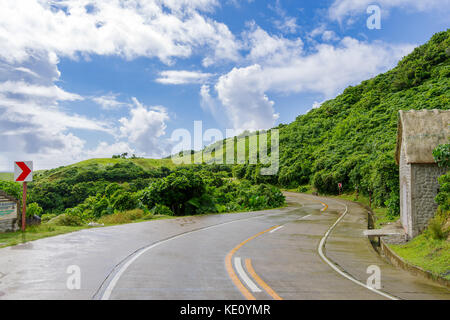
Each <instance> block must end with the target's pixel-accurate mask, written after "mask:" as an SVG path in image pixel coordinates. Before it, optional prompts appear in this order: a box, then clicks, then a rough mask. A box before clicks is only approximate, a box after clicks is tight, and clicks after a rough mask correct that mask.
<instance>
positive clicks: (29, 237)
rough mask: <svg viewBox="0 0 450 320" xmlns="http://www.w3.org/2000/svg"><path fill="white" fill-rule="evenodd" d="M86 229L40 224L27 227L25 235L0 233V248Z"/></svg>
mask: <svg viewBox="0 0 450 320" xmlns="http://www.w3.org/2000/svg"><path fill="white" fill-rule="evenodd" d="M87 228H91V227H88V226H81V227H66V226H54V225H47V224H42V225H39V226H32V227H28V228H27V230H26V231H25V233H22V231H16V232H7V233H0V248H3V247H8V246H14V245H16V244H19V243H24V242H28V241H33V240H38V239H42V238H47V237H53V236H57V235H60V234H64V233H70V232H74V231H79V230H82V229H87Z"/></svg>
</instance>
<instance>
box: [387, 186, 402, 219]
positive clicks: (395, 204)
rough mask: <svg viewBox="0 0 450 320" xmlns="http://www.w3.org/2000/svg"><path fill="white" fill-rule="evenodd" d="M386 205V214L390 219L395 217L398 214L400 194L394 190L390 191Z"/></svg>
mask: <svg viewBox="0 0 450 320" xmlns="http://www.w3.org/2000/svg"><path fill="white" fill-rule="evenodd" d="M385 205H386V207H387V209H388V210H387V213H386V216H388V217H389V218H390V219H393V218H396V217H398V216H399V215H400V196H399V194H398V193H396V192H391V196H390V198H389V199H388V200H387V201H386V202H385Z"/></svg>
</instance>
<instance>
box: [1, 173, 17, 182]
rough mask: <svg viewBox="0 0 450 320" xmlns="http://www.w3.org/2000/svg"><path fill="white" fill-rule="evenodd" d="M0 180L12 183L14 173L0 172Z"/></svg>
mask: <svg viewBox="0 0 450 320" xmlns="http://www.w3.org/2000/svg"><path fill="white" fill-rule="evenodd" d="M0 180H4V181H13V180H14V173H12V172H0Z"/></svg>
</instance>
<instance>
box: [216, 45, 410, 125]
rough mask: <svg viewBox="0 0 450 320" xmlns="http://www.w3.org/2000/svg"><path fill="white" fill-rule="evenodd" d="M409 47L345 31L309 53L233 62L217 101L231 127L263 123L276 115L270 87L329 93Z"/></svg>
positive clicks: (288, 91) (374, 70)
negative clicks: (365, 39)
mask: <svg viewBox="0 0 450 320" xmlns="http://www.w3.org/2000/svg"><path fill="white" fill-rule="evenodd" d="M413 47H414V46H412V45H390V44H386V43H382V42H373V43H367V42H361V41H358V40H356V39H353V38H349V37H346V38H344V39H342V40H341V41H340V42H339V43H338V44H337V45H330V44H319V45H317V46H316V47H315V51H314V52H313V53H311V54H302V55H300V56H296V55H293V56H292V57H291V59H289V60H287V61H284V62H283V63H282V64H278V65H271V64H263V65H260V64H254V65H251V66H248V67H243V68H234V69H233V70H232V71H230V72H229V73H228V74H226V75H223V76H221V77H220V78H219V80H218V82H217V84H216V86H215V91H216V92H217V101H218V103H220V104H221V110H223V112H225V114H226V115H227V118H228V120H229V121H230V122H231V123H232V125H233V127H234V128H238V129H267V128H270V127H271V126H272V125H273V124H274V121H275V119H276V118H277V114H276V113H275V111H274V102H273V101H271V100H270V99H269V98H268V95H270V93H271V92H273V93H279V94H280V93H281V94H292V93H301V92H314V93H321V94H323V96H324V98H332V97H333V96H334V95H336V94H337V93H339V92H340V91H342V90H343V89H344V88H345V87H347V86H349V85H354V84H357V83H359V82H360V81H362V80H365V79H367V78H370V77H372V76H375V75H377V74H379V73H380V72H384V71H386V70H388V69H389V68H391V67H393V66H394V65H395V64H396V63H397V61H398V60H399V59H400V58H402V57H403V56H405V55H406V54H408V53H409V52H411V51H412V49H413ZM209 97H210V96H209Z"/></svg>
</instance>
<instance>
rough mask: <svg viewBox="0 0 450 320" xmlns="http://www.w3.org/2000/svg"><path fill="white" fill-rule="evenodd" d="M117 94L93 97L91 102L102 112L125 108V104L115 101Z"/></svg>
mask: <svg viewBox="0 0 450 320" xmlns="http://www.w3.org/2000/svg"><path fill="white" fill-rule="evenodd" d="M118 96H119V95H118V94H114V93H108V94H106V95H103V96H100V97H94V98H92V100H93V101H94V102H95V103H97V104H98V105H100V106H101V107H102V109H104V110H114V109H118V108H121V107H124V106H127V105H128V104H127V103H124V102H121V101H118V100H117V97H118Z"/></svg>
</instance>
